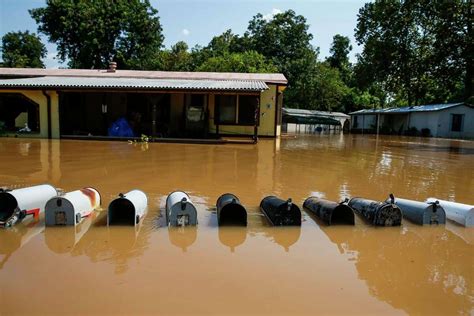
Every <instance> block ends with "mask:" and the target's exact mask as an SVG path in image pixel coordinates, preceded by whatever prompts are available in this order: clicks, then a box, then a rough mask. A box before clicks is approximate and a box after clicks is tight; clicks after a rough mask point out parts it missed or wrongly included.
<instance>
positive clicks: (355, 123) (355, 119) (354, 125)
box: [352, 115, 359, 128]
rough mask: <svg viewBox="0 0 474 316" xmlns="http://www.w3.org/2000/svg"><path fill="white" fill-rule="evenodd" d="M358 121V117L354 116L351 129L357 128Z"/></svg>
mask: <svg viewBox="0 0 474 316" xmlns="http://www.w3.org/2000/svg"><path fill="white" fill-rule="evenodd" d="M358 119H359V116H358V115H354V123H353V124H352V127H353V128H357V127H358V126H359V122H358Z"/></svg>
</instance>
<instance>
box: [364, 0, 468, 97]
mask: <svg viewBox="0 0 474 316" xmlns="http://www.w3.org/2000/svg"><path fill="white" fill-rule="evenodd" d="M355 36H356V39H357V42H358V43H359V44H361V45H364V50H363V52H362V54H361V55H360V56H359V60H358V66H357V68H358V70H357V72H358V73H359V74H362V73H365V74H366V76H370V78H368V77H366V78H365V79H363V80H362V81H364V82H365V85H367V84H368V85H369V86H370V85H371V84H372V83H382V86H383V87H384V88H385V89H386V92H387V93H388V94H391V95H392V96H393V100H394V102H395V103H396V104H398V105H406V104H410V105H416V104H420V103H431V102H446V101H460V100H463V99H464V100H466V99H468V98H469V96H471V95H472V84H473V80H474V79H473V60H474V51H473V45H474V44H473V42H474V37H473V36H474V35H473V33H472V11H471V9H470V4H469V1H463V0H453V1H436V0H418V1H414V0H389V1H375V2H372V3H367V4H366V5H365V6H364V7H363V8H361V9H360V10H359V15H358V23H357V28H356V34H355ZM363 68H365V70H364V69H363ZM359 79H361V78H360V77H359ZM461 86H464V91H465V92H464V98H462V97H461V98H460V97H459V96H460V95H461V93H459V89H460V87H461Z"/></svg>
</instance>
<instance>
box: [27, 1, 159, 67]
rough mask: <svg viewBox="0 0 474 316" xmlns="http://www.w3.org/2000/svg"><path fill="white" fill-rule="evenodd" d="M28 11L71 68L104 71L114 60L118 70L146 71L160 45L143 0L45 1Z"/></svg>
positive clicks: (150, 12)
mask: <svg viewBox="0 0 474 316" xmlns="http://www.w3.org/2000/svg"><path fill="white" fill-rule="evenodd" d="M29 12H30V14H31V16H32V17H33V19H34V20H35V21H36V23H37V24H38V30H39V32H41V33H43V34H45V35H47V36H48V37H49V40H50V41H51V42H53V43H56V45H57V49H58V57H59V58H60V60H62V61H66V60H67V61H68V62H69V66H70V67H71V68H104V67H107V65H108V62H109V61H110V60H115V61H116V62H117V63H118V67H119V68H125V69H127V68H133V69H148V68H152V67H153V65H154V63H155V62H156V57H157V56H156V55H157V53H158V52H159V50H160V49H161V47H162V42H163V35H162V34H161V32H162V28H161V24H160V21H159V17H158V15H157V14H158V11H157V10H156V9H154V8H153V7H152V6H151V5H150V3H149V0H114V1H110V0H96V1H75V0H62V1H57V0H47V1H46V6H45V7H42V8H37V9H32V10H30V11H29Z"/></svg>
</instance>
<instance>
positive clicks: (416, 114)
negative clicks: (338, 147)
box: [349, 103, 474, 138]
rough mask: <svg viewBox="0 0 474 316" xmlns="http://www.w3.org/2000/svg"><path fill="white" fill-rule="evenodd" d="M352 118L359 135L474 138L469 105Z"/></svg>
mask: <svg viewBox="0 0 474 316" xmlns="http://www.w3.org/2000/svg"><path fill="white" fill-rule="evenodd" d="M349 114H350V116H351V131H352V132H355V133H381V134H398V135H414V136H415V135H422V136H432V137H447V138H474V107H472V106H470V105H468V104H466V103H447V104H431V105H420V106H408V107H401V108H387V109H375V110H371V109H365V110H360V111H356V112H352V113H349Z"/></svg>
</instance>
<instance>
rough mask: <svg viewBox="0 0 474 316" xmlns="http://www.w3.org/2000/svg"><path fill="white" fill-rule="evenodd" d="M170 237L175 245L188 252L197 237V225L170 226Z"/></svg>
mask: <svg viewBox="0 0 474 316" xmlns="http://www.w3.org/2000/svg"><path fill="white" fill-rule="evenodd" d="M168 237H169V240H170V242H171V244H172V245H173V246H176V247H178V248H180V249H181V250H182V251H183V252H186V251H187V250H188V248H189V247H191V246H192V245H193V244H194V243H195V242H196V238H197V227H196V226H186V227H172V226H170V227H168Z"/></svg>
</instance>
